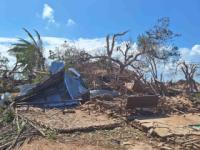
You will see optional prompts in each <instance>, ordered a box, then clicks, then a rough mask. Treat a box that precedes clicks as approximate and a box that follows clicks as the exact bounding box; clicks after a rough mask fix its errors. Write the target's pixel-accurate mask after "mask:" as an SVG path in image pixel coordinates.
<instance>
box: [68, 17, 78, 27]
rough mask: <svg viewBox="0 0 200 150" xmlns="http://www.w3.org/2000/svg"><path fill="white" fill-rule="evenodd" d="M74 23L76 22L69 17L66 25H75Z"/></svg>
mask: <svg viewBox="0 0 200 150" xmlns="http://www.w3.org/2000/svg"><path fill="white" fill-rule="evenodd" d="M75 24H76V22H75V21H74V20H73V19H71V18H69V19H68V20H67V26H68V27H70V26H73V25H75Z"/></svg>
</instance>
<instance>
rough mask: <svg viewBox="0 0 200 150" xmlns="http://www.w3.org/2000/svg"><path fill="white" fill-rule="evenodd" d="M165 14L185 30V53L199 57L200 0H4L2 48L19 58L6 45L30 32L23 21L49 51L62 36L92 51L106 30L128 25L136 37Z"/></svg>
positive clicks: (102, 41) (181, 42)
mask: <svg viewBox="0 0 200 150" xmlns="http://www.w3.org/2000/svg"><path fill="white" fill-rule="evenodd" d="M162 17H169V18H170V20H171V25H170V28H171V29H172V30H173V31H174V32H175V33H179V34H181V36H180V37H178V38H177V39H176V40H174V43H175V44H176V45H177V46H178V47H179V50H180V53H181V59H183V60H186V61H190V62H194V63H196V62H197V63H200V0H190V1H189V0H0V53H1V54H2V55H5V56H7V57H9V59H10V60H11V62H14V61H15V59H14V58H13V57H11V56H10V55H8V53H7V50H8V49H9V48H10V46H11V43H15V42H16V41H17V39H16V37H22V38H26V34H25V33H24V32H23V30H22V28H23V27H25V28H27V29H28V30H30V31H32V30H33V29H36V30H38V31H39V33H40V34H41V36H42V38H43V41H44V43H45V56H46V57H48V50H49V49H51V50H52V49H54V48H55V47H56V46H59V45H61V44H62V43H63V42H64V40H67V41H69V42H71V43H73V44H75V45H76V46H77V47H80V48H84V49H86V50H87V51H89V52H92V53H94V52H96V51H94V50H95V49H98V48H100V47H103V46H105V36H106V35H107V34H112V33H117V32H121V31H125V30H127V29H128V30H129V33H128V34H127V38H131V39H132V41H134V42H136V40H137V36H138V35H139V34H142V33H144V32H145V31H146V30H148V29H150V28H151V27H152V26H153V25H154V24H155V23H156V21H157V19H159V18H162ZM164 70H165V71H168V70H170V66H168V69H166V68H164Z"/></svg>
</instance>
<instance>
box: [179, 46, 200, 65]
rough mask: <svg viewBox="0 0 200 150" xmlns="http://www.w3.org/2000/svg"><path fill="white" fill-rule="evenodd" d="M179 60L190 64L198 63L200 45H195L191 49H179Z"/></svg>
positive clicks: (199, 61) (199, 59)
mask: <svg viewBox="0 0 200 150" xmlns="http://www.w3.org/2000/svg"><path fill="white" fill-rule="evenodd" d="M179 50H180V53H181V60H185V61H187V62H191V63H200V45H198V44H196V45H194V46H193V47H192V48H180V49H179Z"/></svg>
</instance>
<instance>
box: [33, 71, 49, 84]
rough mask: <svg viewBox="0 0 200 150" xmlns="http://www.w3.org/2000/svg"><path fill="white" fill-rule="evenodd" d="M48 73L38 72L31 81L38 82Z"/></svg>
mask: <svg viewBox="0 0 200 150" xmlns="http://www.w3.org/2000/svg"><path fill="white" fill-rule="evenodd" d="M48 76H49V73H46V74H42V73H38V74H37V76H36V77H35V78H34V79H33V81H32V83H34V84H35V83H40V82H42V81H43V80H44V78H45V77H48Z"/></svg>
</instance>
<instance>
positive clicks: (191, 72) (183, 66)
mask: <svg viewBox="0 0 200 150" xmlns="http://www.w3.org/2000/svg"><path fill="white" fill-rule="evenodd" d="M178 67H180V70H181V71H182V73H183V74H184V76H185V80H186V83H187V89H186V90H187V92H194V91H196V92H198V87H197V85H196V81H195V80H194V77H195V75H196V74H197V71H198V69H199V67H200V66H199V64H191V63H186V62H185V61H183V62H181V63H179V64H178Z"/></svg>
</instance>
